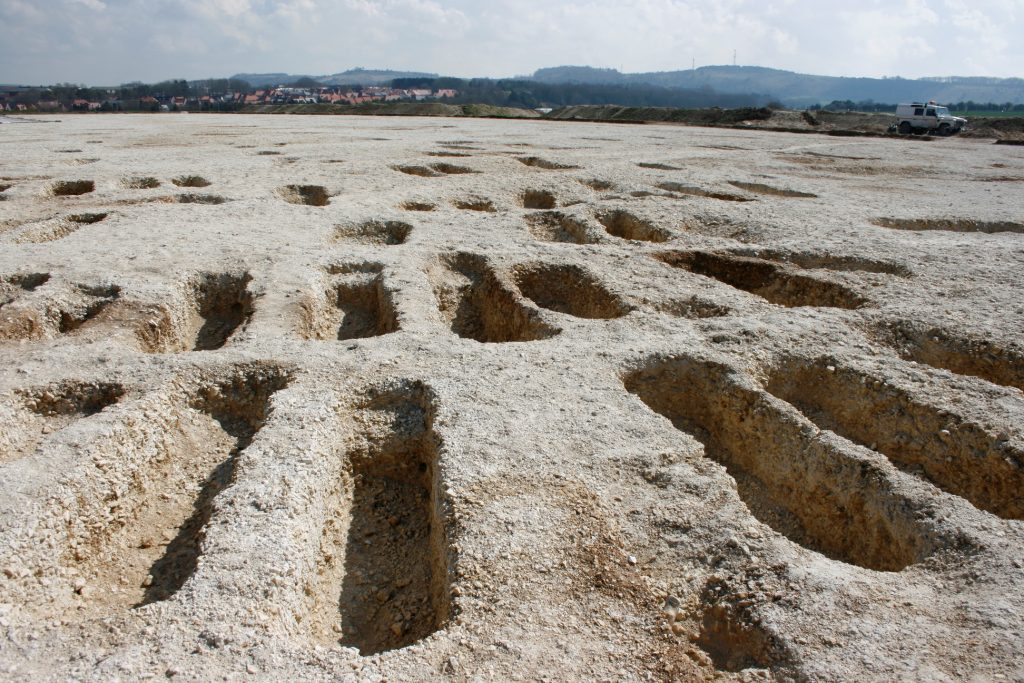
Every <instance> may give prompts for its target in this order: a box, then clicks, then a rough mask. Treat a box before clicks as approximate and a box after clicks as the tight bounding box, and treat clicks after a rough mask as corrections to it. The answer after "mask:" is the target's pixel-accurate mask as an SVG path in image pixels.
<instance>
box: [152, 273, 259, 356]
mask: <svg viewBox="0 0 1024 683" xmlns="http://www.w3.org/2000/svg"><path fill="white" fill-rule="evenodd" d="M251 281H252V276H251V275H249V274H248V273H241V274H235V273H203V274H201V275H198V276H196V277H195V278H193V279H192V280H191V282H190V283H189V286H188V290H189V296H188V299H189V304H188V307H189V312H188V314H187V315H186V319H185V321H184V324H183V325H182V328H181V329H180V330H179V337H180V339H181V340H182V343H181V344H180V345H179V346H178V348H176V349H172V350H177V351H187V350H191V351H211V350H214V349H219V348H221V347H222V346H224V344H226V343H227V342H228V340H229V339H230V338H231V335H233V334H234V333H235V332H237V331H239V330H240V329H242V330H244V329H245V326H246V325H247V324H248V323H249V319H250V318H251V317H252V312H253V306H252V302H253V295H252V292H250V291H249V289H248V287H249V283H250V282H251Z"/></svg>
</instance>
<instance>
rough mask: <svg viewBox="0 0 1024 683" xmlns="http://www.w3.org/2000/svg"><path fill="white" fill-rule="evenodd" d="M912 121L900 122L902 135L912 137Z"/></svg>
mask: <svg viewBox="0 0 1024 683" xmlns="http://www.w3.org/2000/svg"><path fill="white" fill-rule="evenodd" d="M910 130H911V129H910V121H901V122H900V135H910Z"/></svg>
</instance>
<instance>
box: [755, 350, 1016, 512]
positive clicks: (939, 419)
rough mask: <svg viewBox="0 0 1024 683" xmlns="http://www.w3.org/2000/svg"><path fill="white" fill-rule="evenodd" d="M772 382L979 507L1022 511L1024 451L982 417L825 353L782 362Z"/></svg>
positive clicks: (802, 405)
mask: <svg viewBox="0 0 1024 683" xmlns="http://www.w3.org/2000/svg"><path fill="white" fill-rule="evenodd" d="M830 368H831V369H830ZM766 388H767V390H768V391H769V392H771V393H772V394H774V395H775V396H777V397H778V398H779V399H781V400H783V401H786V402H788V403H790V404H792V405H794V406H796V408H797V409H799V410H800V412H802V413H803V414H804V415H805V416H806V417H807V418H808V419H810V420H811V421H812V422H814V424H816V425H817V426H818V427H820V428H821V429H828V430H830V431H833V432H835V433H836V434H838V435H840V436H842V437H843V438H845V439H848V440H850V441H852V442H853V443H856V444H858V445H860V446H863V447H865V448H868V449H870V450H874V451H877V452H879V453H882V454H883V455H885V456H886V457H887V458H889V460H890V461H892V463H893V464H895V465H896V466H897V467H899V468H900V469H903V470H904V471H907V472H910V473H911V474H914V475H916V476H918V477H921V478H922V479H925V480H926V481H929V482H931V483H932V484H934V485H935V486H937V487H939V488H940V489H942V490H944V491H947V492H949V493H952V494H953V495H956V496H960V497H961V498H964V499H966V500H968V501H969V502H970V503H972V504H973V505H974V506H975V507H977V508H979V509H982V510H987V511H988V512H991V513H993V514H995V515H999V516H1000V517H1004V518H1007V519H1021V518H1022V517H1024V497H1021V491H1024V451H1021V450H1020V449H1018V448H1016V447H1014V446H1013V445H1011V444H1010V443H1009V442H1008V441H1005V440H1000V439H999V437H998V436H997V435H996V434H992V433H990V432H989V431H987V430H986V429H985V428H984V427H982V426H981V425H978V424H976V423H974V422H972V421H970V420H967V419H964V418H962V417H960V416H958V415H956V414H955V413H951V412H949V411H947V410H943V409H940V408H935V407H932V406H929V405H927V404H925V403H924V402H923V401H922V400H921V398H920V397H915V396H912V395H910V394H908V393H907V392H906V391H905V390H903V389H901V388H898V387H896V386H893V385H891V384H888V383H886V382H885V381H883V380H881V379H879V378H877V377H873V376H871V375H867V374H865V373H862V372H860V371H857V370H854V369H852V368H845V367H836V366H835V365H830V364H829V362H828V361H827V360H797V359H794V360H789V361H786V362H783V363H782V364H780V365H779V366H778V367H777V368H774V369H773V370H772V371H771V372H770V374H769V378H768V381H767V383H766Z"/></svg>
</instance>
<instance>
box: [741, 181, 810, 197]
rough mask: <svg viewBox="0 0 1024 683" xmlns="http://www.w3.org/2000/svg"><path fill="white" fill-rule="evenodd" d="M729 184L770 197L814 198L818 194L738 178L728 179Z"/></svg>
mask: <svg viewBox="0 0 1024 683" xmlns="http://www.w3.org/2000/svg"><path fill="white" fill-rule="evenodd" d="M729 184H730V185H732V186H733V187H738V188H739V189H741V190H746V191H747V192H753V193H755V194H764V195H769V196H772V197H790V198H814V197H817V196H818V195H816V194H812V193H810V192H798V191H797V190H787V189H785V188H779V187H772V186H771V185H765V184H764V183H748V182H743V181H740V180H730V181H729Z"/></svg>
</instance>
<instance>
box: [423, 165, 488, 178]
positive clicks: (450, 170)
mask: <svg viewBox="0 0 1024 683" xmlns="http://www.w3.org/2000/svg"><path fill="white" fill-rule="evenodd" d="M430 168H432V169H434V170H435V171H437V172H438V173H444V174H446V175H462V174H464V173H479V172H480V171H477V170H476V169H472V168H469V167H467V166H456V165H455V164H445V163H439V164H431V165H430Z"/></svg>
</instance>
